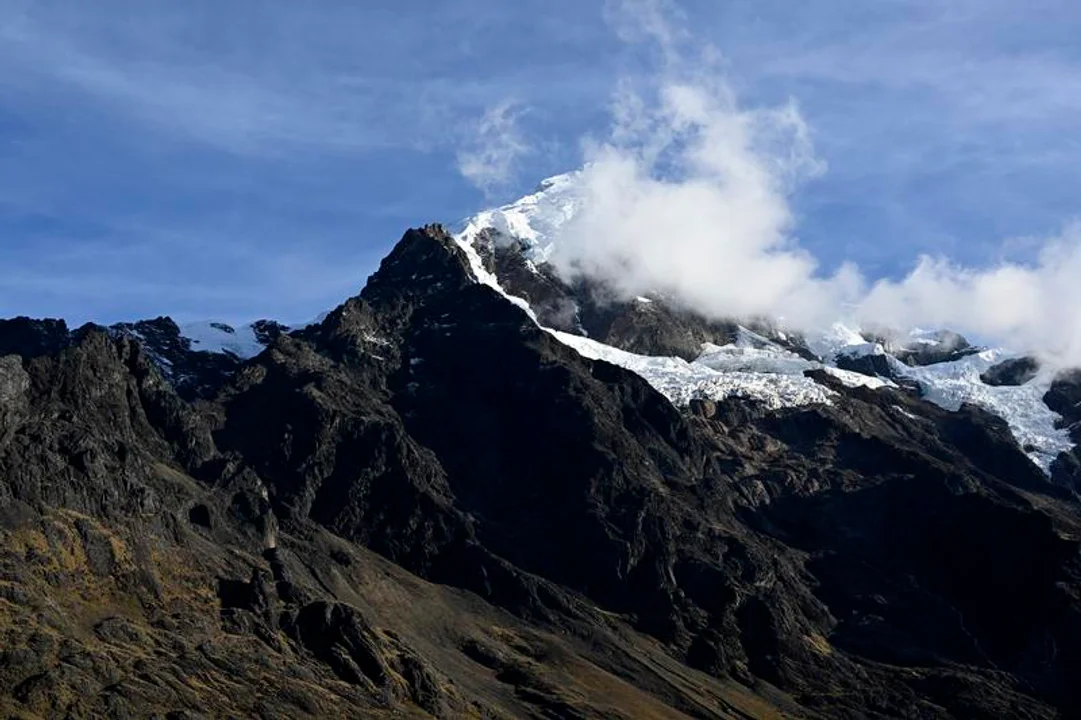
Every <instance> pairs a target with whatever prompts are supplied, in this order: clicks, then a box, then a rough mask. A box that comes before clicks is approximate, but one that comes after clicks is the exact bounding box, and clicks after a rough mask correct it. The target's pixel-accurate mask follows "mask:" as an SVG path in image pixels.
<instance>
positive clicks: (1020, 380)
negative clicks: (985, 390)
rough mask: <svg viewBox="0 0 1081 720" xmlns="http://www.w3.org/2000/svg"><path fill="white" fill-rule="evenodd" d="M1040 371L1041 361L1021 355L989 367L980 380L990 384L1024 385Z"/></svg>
mask: <svg viewBox="0 0 1081 720" xmlns="http://www.w3.org/2000/svg"><path fill="white" fill-rule="evenodd" d="M1039 371H1040V363H1039V362H1038V361H1037V360H1036V358H1031V357H1020V358H1010V359H1008V360H1003V361H1002V362H1000V363H999V364H997V365H995V366H993V367H991V368H988V369H987V371H986V372H984V373H983V374H982V375H980V380H982V381H983V382H985V383H986V384H988V385H995V386H1001V385H1024V384H1025V383H1027V382H1028V381H1029V380H1032V379H1033V378H1034V377H1036V374H1037V373H1038V372H1039Z"/></svg>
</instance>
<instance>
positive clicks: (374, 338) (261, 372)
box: [0, 180, 1081, 718]
mask: <svg viewBox="0 0 1081 720" xmlns="http://www.w3.org/2000/svg"><path fill="white" fill-rule="evenodd" d="M563 190H566V186H565V184H561V183H560V181H559V180H555V181H551V182H549V183H548V184H546V186H544V187H542V188H541V190H540V192H539V193H538V195H543V196H545V197H536V196H534V197H533V199H532V200H529V201H528V202H525V201H524V202H525V205H528V204H529V203H530V202H532V203H533V205H534V206H545V207H547V206H546V205H545V202H547V201H548V200H550V199H551V198H549V197H548V195H546V193H549V192H552V191H555V192H554V194H556V195H558V193H559V192H561V191H563ZM553 203H555V201H554V200H553ZM555 204H559V203H555ZM525 205H523V207H524V206H525ZM500 212H504V211H492V212H491V213H488V214H487V217H488V218H495V219H494V220H485V217H483V216H482V217H479V218H477V219H476V220H475V221H474V222H472V223H469V224H468V225H467V227H466V229H465V231H463V232H462V233H459V234H457V235H452V234H450V233H448V232H446V231H445V230H444V229H443V228H441V227H439V226H429V227H426V228H422V229H416V230H410V231H408V232H407V233H406V234H405V235H404V236H403V238H402V239H401V240H400V241H399V242H398V244H397V245H396V246H395V247H394V249H393V250H392V252H391V253H390V254H389V255H388V256H387V257H386V258H385V259H384V260H383V262H382V263H381V265H380V267H379V269H378V271H377V272H376V273H375V274H373V275H372V276H371V277H370V278H369V279H368V281H367V283H366V284H365V285H364V287H363V289H362V290H361V291H360V293H359V294H358V295H357V296H355V297H353V298H350V299H348V300H346V301H345V302H344V303H343V304H342V305H340V306H339V307H337V308H335V309H334V310H333V311H331V312H329V313H328V314H327V315H326V316H325V317H324V318H322V319H321V320H320V321H319V322H317V323H315V324H312V325H309V326H307V327H303V328H297V329H290V328H286V327H284V326H277V325H273V326H271V325H264V326H263V328H264V330H265V332H263V331H261V330H259V328H256V327H253V328H252V329H251V330H250V331H249V330H247V329H243V328H242V329H235V328H230V329H231V330H232V332H228V331H226V330H224V329H221V328H211V330H213V331H215V333H216V334H215V335H213V336H212V338H214V339H213V340H212V339H210V338H208V337H207V336H206V335H205V334H204V333H201V332H200V331H198V330H193V329H181V328H179V327H178V326H177V325H176V324H175V323H172V322H171V321H169V320H167V319H159V320H155V321H149V322H147V323H135V324H130V325H122V326H115V327H113V328H103V327H97V326H86V327H83V328H79V329H76V330H70V329H69V328H67V327H66V325H64V324H63V323H61V322H59V321H32V320H27V319H16V320H12V321H4V322H0V709H2V710H3V711H4V712H5V713H6V714H7V715H9V716H12V717H147V716H157V717H169V718H184V717H189V718H191V717H217V716H244V717H247V716H260V717H281V718H294V717H383V716H386V717H391V716H394V717H433V716H434V717H447V718H455V717H488V718H494V717H506V718H516V717H548V718H614V717H628V718H631V717H633V718H638V717H656V718H677V717H696V718H748V717H822V718H825V717H829V718H834V717H850V718H862V717H926V718H948V717H954V718H969V717H987V718H1002V717H1033V718H1044V717H1046V718H1051V717H1069V716H1076V715H1077V714H1078V713H1079V712H1081V694H1079V686H1078V684H1077V682H1076V680H1077V678H1078V677H1079V676H1081V675H1079V673H1081V544H1079V543H1081V540H1079V538H1081V506H1079V505H1078V496H1077V490H1078V487H1079V486H1078V484H1077V481H1076V478H1077V476H1078V475H1077V470H1076V468H1078V467H1081V463H1079V462H1078V460H1077V457H1076V449H1075V446H1074V442H1076V439H1077V438H1076V429H1077V427H1078V425H1077V423H1078V421H1079V420H1081V417H1078V415H1079V414H1081V413H1079V412H1078V410H1077V408H1078V407H1081V405H1079V402H1081V379H1079V378H1078V376H1077V375H1076V374H1072V373H1064V374H1058V375H1051V376H1048V375H1047V374H1046V373H1045V372H1044V371H1043V370H1042V369H1041V368H1039V367H1038V366H1036V365H1035V364H1034V363H1032V362H1028V363H1026V362H1023V361H1022V360H1020V359H1018V358H1012V357H1009V356H1008V355H1007V354H1005V353H1002V352H1001V351H996V350H986V349H981V348H971V347H970V346H968V344H967V343H966V342H964V341H963V339H961V338H958V337H956V336H953V335H947V334H935V333H925V334H919V335H916V336H913V337H912V338H910V339H909V340H907V341H905V342H903V343H901V345H900V346H899V347H898V346H895V345H889V344H887V343H884V342H883V341H882V339H881V338H874V337H866V336H864V335H863V334H861V333H858V332H856V331H854V330H849V329H846V328H842V327H835V328H833V329H832V330H831V331H830V332H828V333H825V334H823V336H822V337H812V338H808V337H803V336H798V335H793V334H789V333H786V332H784V331H783V330H780V329H778V328H776V327H773V326H771V325H770V323H768V322H766V321H762V320H757V321H751V320H746V319H744V320H737V319H733V320H716V319H708V318H703V317H701V316H699V315H697V314H695V313H694V312H693V311H691V310H689V309H687V308H682V307H680V306H678V304H676V303H674V302H672V301H671V299H670V298H664V297H660V296H657V297H643V298H628V299H623V298H619V297H613V296H612V293H611V292H610V290H609V289H608V288H606V287H605V286H604V285H603V283H600V282H598V281H596V280H587V279H581V280H576V281H574V282H571V283H567V282H565V281H563V280H562V279H561V278H560V276H559V275H558V273H556V272H555V271H554V270H553V269H552V268H551V266H549V265H548V264H547V260H546V257H545V255H544V252H545V247H546V246H545V243H544V241H545V239H546V238H548V237H550V235H543V234H542V233H541V232H540V230H539V229H538V226H537V225H536V224H532V225H529V226H528V228H524V229H523V227H522V226H520V225H519V226H515V225H513V224H511V223H510V221H508V223H507V225H506V227H502V226H499V225H498V224H497V223H498V222H502V220H500V216H499V213H500ZM504 214H506V213H505V212H504ZM531 231H536V234H535V235H533V236H530V235H529V232H531ZM203 327H204V331H205V327H206V326H203ZM258 333H262V334H258ZM226 336H228V337H226ZM234 336H237V337H236V338H234ZM251 338H254V339H255V340H256V343H257V344H258V345H259V346H260V347H262V348H263V349H262V350H259V348H257V347H255V344H253V343H252V342H250V340H251ZM223 340H225V341H223ZM234 340H235V342H234ZM1071 432H1073V433H1074V434H1075V436H1074V437H1072V438H1071Z"/></svg>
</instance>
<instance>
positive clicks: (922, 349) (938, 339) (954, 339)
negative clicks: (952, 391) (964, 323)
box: [893, 330, 980, 365]
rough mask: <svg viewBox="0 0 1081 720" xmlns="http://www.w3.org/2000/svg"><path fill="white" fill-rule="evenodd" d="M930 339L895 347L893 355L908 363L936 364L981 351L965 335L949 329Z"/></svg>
mask: <svg viewBox="0 0 1081 720" xmlns="http://www.w3.org/2000/svg"><path fill="white" fill-rule="evenodd" d="M930 339H931V340H933V342H924V343H920V342H917V343H913V344H910V345H907V346H905V347H900V348H893V355H894V357H896V358H897V359H898V360H900V361H901V362H903V363H905V364H906V365H934V364H936V363H942V362H952V361H954V360H960V359H961V358H963V357H965V356H967V355H974V354H975V353H978V352H979V351H980V349H979V348H978V347H975V346H973V345H972V344H971V343H970V342H969V341H968V340H967V339H965V337H964V336H963V335H959V334H958V333H955V332H950V331H949V330H941V331H939V332H937V333H935V336H934V337H933V338H930Z"/></svg>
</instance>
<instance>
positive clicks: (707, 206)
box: [550, 0, 1081, 365]
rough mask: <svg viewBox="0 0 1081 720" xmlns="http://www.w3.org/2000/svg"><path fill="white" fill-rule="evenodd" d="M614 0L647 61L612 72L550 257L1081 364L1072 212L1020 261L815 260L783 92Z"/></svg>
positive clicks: (807, 163) (792, 321)
mask: <svg viewBox="0 0 1081 720" xmlns="http://www.w3.org/2000/svg"><path fill="white" fill-rule="evenodd" d="M612 8H613V9H612V12H611V14H612V17H613V18H614V20H613V22H614V23H615V27H616V29H617V31H618V33H619V35H620V37H621V38H623V39H625V40H627V41H628V42H634V43H647V44H649V45H650V47H651V48H652V51H651V53H650V54H651V57H654V58H655V59H654V61H653V62H654V67H655V71H654V73H653V75H652V76H651V77H648V78H647V79H645V80H643V79H641V77H636V78H633V79H628V80H625V81H624V82H622V83H621V84H620V85H619V87H618V89H617V92H616V93H615V95H614V99H613V101H612V105H611V118H612V121H611V127H610V130H609V131H608V132H607V134H606V135H605V136H604V137H601V138H596V137H593V138H589V139H587V140H586V141H585V142H584V148H585V161H586V162H585V165H584V169H583V170H582V171H581V173H580V174H579V175H578V178H577V180H576V182H577V184H578V192H579V193H580V195H581V203H580V204H579V207H580V210H579V211H578V212H577V213H576V214H575V215H574V217H573V218H571V219H570V220H569V221H568V222H566V223H564V224H563V225H562V226H561V227H560V230H559V233H558V236H557V237H555V238H552V239H553V240H554V241H555V242H554V251H553V254H552V255H551V258H550V259H551V261H552V263H553V264H554V265H555V266H556V267H557V269H559V270H560V272H561V273H563V274H565V275H567V276H574V275H577V274H584V275H589V276H593V277H597V278H602V279H604V280H606V281H608V282H609V283H610V284H611V285H612V286H613V288H614V289H615V290H616V291H617V292H619V293H621V294H623V295H626V296H634V295H641V294H647V293H650V292H663V293H668V294H671V295H673V296H675V297H676V298H678V299H679V300H680V301H682V302H684V303H686V304H688V305H690V306H692V307H694V308H696V309H698V310H700V311H702V312H704V313H706V314H709V315H712V316H720V317H733V316H736V317H740V316H768V317H773V318H776V319H778V320H780V321H781V322H782V323H783V324H785V325H787V326H790V327H793V328H796V329H802V330H809V331H813V330H816V329H820V328H823V327H825V326H827V325H828V324H830V323H833V322H837V321H842V322H846V323H850V324H853V325H857V326H862V327H865V328H868V329H870V328H875V329H877V330H882V329H883V328H888V329H892V330H895V331H902V332H903V331H907V330H909V329H912V328H915V327H939V328H950V329H953V330H956V331H959V332H962V333H966V334H970V335H972V336H974V337H975V338H977V339H979V340H980V341H985V342H993V343H996V344H1003V345H1006V346H1009V347H1011V348H1013V349H1016V350H1018V351H1026V352H1034V353H1037V354H1039V355H1041V356H1042V357H1043V358H1044V359H1045V360H1048V361H1050V362H1051V363H1053V364H1059V365H1066V364H1081V312H1078V308H1081V290H1079V289H1078V287H1079V286H1078V284H1077V283H1076V278H1077V277H1081V226H1072V227H1070V228H1068V229H1066V230H1065V231H1064V232H1063V233H1062V234H1061V235H1059V236H1058V237H1056V238H1054V239H1052V240H1050V241H1047V242H1046V243H1044V245H1043V249H1042V250H1041V251H1040V252H1039V253H1038V255H1037V257H1036V259H1035V260H1034V261H1033V262H1031V263H1029V264H1020V263H1003V264H999V265H997V266H993V267H987V268H969V267H963V266H960V265H958V264H957V263H954V262H951V261H950V260H948V259H945V258H935V257H921V258H917V259H915V261H914V269H913V270H912V271H911V272H910V273H909V274H907V275H906V276H904V277H901V278H900V279H875V278H868V277H867V276H865V275H864V274H863V273H862V272H861V271H860V270H859V269H858V268H857V267H855V266H854V265H852V264H841V265H840V267H839V268H838V269H837V270H835V271H832V272H830V273H825V272H823V270H822V268H821V265H820V263H818V262H817V260H816V258H815V257H814V256H813V255H812V254H811V253H810V252H808V251H807V250H806V249H804V248H803V247H801V245H800V244H799V242H798V240H797V239H796V237H795V230H796V227H797V219H798V218H797V217H796V215H795V212H794V210H793V206H792V203H791V194H792V193H794V192H798V191H799V189H800V187H801V185H802V184H803V183H805V182H806V181H808V180H809V179H812V178H814V177H815V176H817V175H819V174H821V173H823V172H824V171H825V169H826V166H825V163H824V162H823V161H822V160H821V159H820V158H818V157H817V156H816V154H815V151H814V147H813V143H812V135H813V133H812V132H811V128H810V127H809V126H808V123H807V122H806V121H805V120H804V118H803V117H802V115H801V113H800V111H799V108H798V106H797V105H796V104H795V102H789V103H787V104H783V105H781V106H778V107H746V106H744V105H742V104H741V103H740V101H739V99H738V98H737V95H736V93H735V91H734V90H733V88H732V86H731V84H730V83H729V82H728V81H727V80H726V78H725V74H724V72H723V64H722V62H721V60H720V54H719V53H718V52H717V51H716V50H714V49H713V48H711V47H709V46H706V47H696V44H695V43H694V42H692V41H690V38H689V33H687V32H686V30H684V29H682V28H680V27H679V26H678V24H677V23H675V22H674V21H673V20H672V18H673V17H676V16H675V15H673V14H672V12H671V6H670V5H669V4H668V3H665V2H661V1H660V0H626V1H625V2H622V3H619V4H618V5H613V6H612ZM684 48H696V50H695V52H694V53H693V54H688V53H687V52H686V51H685V50H684Z"/></svg>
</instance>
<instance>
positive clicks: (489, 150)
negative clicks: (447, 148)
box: [458, 100, 531, 195]
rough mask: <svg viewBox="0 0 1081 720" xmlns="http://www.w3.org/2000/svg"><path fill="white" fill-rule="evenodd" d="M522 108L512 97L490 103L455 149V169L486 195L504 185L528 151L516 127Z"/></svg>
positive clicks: (514, 173)
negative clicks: (463, 141)
mask: <svg viewBox="0 0 1081 720" xmlns="http://www.w3.org/2000/svg"><path fill="white" fill-rule="evenodd" d="M524 112H525V108H523V107H522V106H521V105H519V104H518V103H516V102H514V101H512V100H505V101H503V102H501V103H499V104H497V105H494V106H492V107H491V108H489V109H488V111H487V112H485V113H484V116H483V117H482V118H481V119H480V121H479V122H478V123H477V124H476V128H475V132H474V134H473V137H471V138H469V139H468V140H467V141H466V143H465V147H464V148H463V149H461V150H459V151H458V171H459V172H460V173H461V174H462V176H463V177H465V179H466V180H468V181H469V182H471V183H473V185H475V186H476V187H477V188H479V189H480V190H482V191H484V193H485V194H486V195H491V194H492V193H493V192H494V191H496V190H502V189H504V188H505V187H506V186H507V184H508V183H509V182H510V181H511V180H512V179H514V177H515V175H516V173H517V170H518V168H517V163H518V161H519V160H520V159H521V158H522V157H523V156H525V155H527V154H528V153H530V152H531V148H530V146H529V145H528V144H527V143H526V141H525V139H524V138H523V136H522V133H521V131H520V130H519V127H518V122H519V118H520V117H521V115H522V114H523V113H524Z"/></svg>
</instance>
